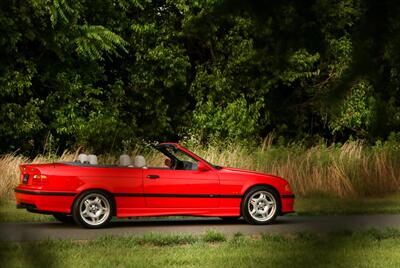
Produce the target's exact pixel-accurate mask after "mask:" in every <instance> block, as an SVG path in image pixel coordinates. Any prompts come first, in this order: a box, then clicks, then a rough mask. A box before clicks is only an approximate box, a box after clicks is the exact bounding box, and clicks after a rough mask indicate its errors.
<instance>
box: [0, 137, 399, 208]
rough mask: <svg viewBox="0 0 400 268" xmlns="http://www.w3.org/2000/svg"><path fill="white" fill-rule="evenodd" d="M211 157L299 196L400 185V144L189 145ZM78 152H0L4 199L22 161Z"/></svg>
mask: <svg viewBox="0 0 400 268" xmlns="http://www.w3.org/2000/svg"><path fill="white" fill-rule="evenodd" d="M189 147H190V148H191V149H192V150H193V151H194V152H195V153H197V154H198V155H200V156H202V157H204V158H205V159H207V160H208V161H209V162H211V163H215V164H218V165H221V166H230V167H238V168H244V169H251V170H257V171H261V172H266V173H270V174H275V175H278V176H281V177H283V178H286V179H287V180H288V181H289V182H290V184H291V185H292V188H293V189H294V190H295V193H296V194H297V195H298V196H310V195H316V194H317V195H321V194H322V195H329V196H336V197H355V196H365V195H375V196H379V195H384V194H389V193H392V192H396V191H399V190H400V144H384V145H381V146H375V147H371V146H365V145H363V144H362V143H361V142H347V143H345V144H344V145H341V146H326V145H324V144H321V145H317V146H313V147H311V148H305V147H304V146H303V145H301V144H294V145H290V146H274V145H272V140H266V141H265V142H264V143H263V144H262V145H261V146H260V147H256V148H250V147H246V146H241V145H237V144H219V145H218V144H217V145H214V146H209V147H202V146H189ZM139 153H141V154H143V155H144V156H145V157H146V159H147V162H148V165H149V166H153V165H154V166H162V165H163V160H164V157H162V156H160V155H159V154H157V153H154V152H150V151H148V150H145V151H140V150H138V149H134V150H132V151H131V153H130V154H131V155H132V157H134V156H135V155H137V154H139ZM75 157H76V153H70V152H65V153H64V154H63V155H62V156H61V157H46V156H38V157H36V158H35V159H33V160H30V159H28V158H26V157H23V156H20V155H12V154H7V155H3V156H1V157H0V201H1V200H7V199H12V198H13V189H14V187H15V186H16V185H17V184H18V183H19V168H18V166H19V165H20V164H22V163H43V162H52V161H72V160H73V159H74V158H75ZM117 162H118V157H115V156H113V155H102V156H99V163H108V164H115V163H117Z"/></svg>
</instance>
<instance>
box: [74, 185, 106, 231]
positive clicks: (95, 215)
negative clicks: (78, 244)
mask: <svg viewBox="0 0 400 268" xmlns="http://www.w3.org/2000/svg"><path fill="white" fill-rule="evenodd" d="M72 215H73V218H74V220H75V222H76V223H77V224H79V225H81V226H82V227H86V228H92V229H94V228H101V227H104V226H106V225H107V224H108V223H109V222H110V220H111V218H112V215H113V203H112V199H111V198H110V197H109V196H108V194H106V193H104V192H102V191H98V190H93V191H88V192H85V193H83V194H82V195H81V196H79V197H78V199H77V200H76V201H75V203H74V206H73V213H72Z"/></svg>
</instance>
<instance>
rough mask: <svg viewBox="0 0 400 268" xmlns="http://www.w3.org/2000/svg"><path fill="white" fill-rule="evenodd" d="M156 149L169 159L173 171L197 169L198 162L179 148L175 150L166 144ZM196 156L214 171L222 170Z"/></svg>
mask: <svg viewBox="0 0 400 268" xmlns="http://www.w3.org/2000/svg"><path fill="white" fill-rule="evenodd" d="M156 149H157V150H159V151H160V152H162V153H163V154H164V155H166V156H167V157H169V158H170V159H171V162H172V166H173V167H174V168H175V169H192V170H195V169H197V166H198V160H197V159H196V158H194V157H193V156H191V155H190V154H188V153H186V152H185V151H182V150H180V149H179V148H176V147H175V146H173V145H168V144H163V145H158V146H156ZM196 156H197V157H198V158H200V159H201V160H202V161H204V162H206V163H207V164H208V165H210V166H212V167H214V168H216V169H221V168H222V167H220V166H217V165H213V164H211V163H210V162H208V161H207V160H205V159H203V158H202V157H200V156H198V155H196Z"/></svg>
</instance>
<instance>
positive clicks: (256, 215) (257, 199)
mask: <svg viewBox="0 0 400 268" xmlns="http://www.w3.org/2000/svg"><path fill="white" fill-rule="evenodd" d="M241 209H242V214H243V218H244V219H245V221H247V222H248V223H251V224H268V223H271V222H272V221H274V220H275V218H276V216H277V215H278V213H279V211H280V209H281V208H280V201H279V196H278V194H277V193H276V191H275V190H273V189H272V188H270V187H267V186H257V187H254V188H253V189H251V190H250V191H249V192H248V193H247V194H246V196H245V198H244V200H243V202H242V208H241Z"/></svg>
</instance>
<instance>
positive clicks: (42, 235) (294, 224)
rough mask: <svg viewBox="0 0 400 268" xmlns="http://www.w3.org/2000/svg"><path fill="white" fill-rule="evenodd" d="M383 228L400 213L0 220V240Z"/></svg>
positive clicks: (398, 223) (397, 222) (397, 221)
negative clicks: (94, 222)
mask: <svg viewBox="0 0 400 268" xmlns="http://www.w3.org/2000/svg"><path fill="white" fill-rule="evenodd" d="M386 227H399V228H400V215H349V216H307V217H306V216H304V217H301V216H283V217H278V218H277V220H276V222H275V223H273V224H270V225H249V224H246V223H245V222H244V221H243V220H241V219H239V220H237V221H235V222H230V223H227V222H224V221H222V220H220V219H219V218H192V217H191V218H182V219H145V218H143V219H140V220H124V221H114V222H111V224H110V226H109V227H107V228H103V229H96V230H89V229H83V228H80V227H77V226H75V225H65V224H62V223H58V222H48V223H1V224H0V240H2V241H29V240H40V239H47V238H56V239H77V240H88V239H95V238H97V237H100V236H104V235H112V236H124V235H134V234H144V233H149V232H159V233H190V234H201V233H203V232H205V231H207V230H210V229H212V230H216V231H219V232H223V233H226V234H228V235H231V234H234V233H236V232H240V233H243V234H250V235H254V234H260V233H291V232H299V231H309V232H331V231H341V230H349V231H354V230H363V229H369V228H377V229H382V228H386Z"/></svg>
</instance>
